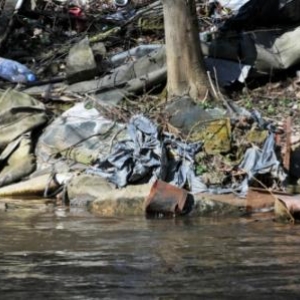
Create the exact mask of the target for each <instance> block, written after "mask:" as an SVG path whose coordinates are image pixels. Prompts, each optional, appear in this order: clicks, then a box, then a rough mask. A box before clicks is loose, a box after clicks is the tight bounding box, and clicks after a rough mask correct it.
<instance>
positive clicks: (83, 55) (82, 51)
mask: <svg viewBox="0 0 300 300" xmlns="http://www.w3.org/2000/svg"><path fill="white" fill-rule="evenodd" d="M97 72H98V70H97V64H96V61H95V58H94V54H93V51H92V49H91V48H90V45H89V40H88V38H84V39H83V40H82V41H80V42H79V43H78V44H76V45H74V46H73V47H72V48H71V49H70V52H69V55H68V57H67V59H66V74H67V79H68V82H69V83H75V82H80V81H84V80H89V79H93V78H94V77H95V76H96V75H97Z"/></svg>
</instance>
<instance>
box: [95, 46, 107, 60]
mask: <svg viewBox="0 0 300 300" xmlns="http://www.w3.org/2000/svg"><path fill="white" fill-rule="evenodd" d="M92 51H93V53H94V56H95V57H100V58H101V59H102V58H104V57H105V56H106V53H107V52H106V47H105V44H104V43H95V44H93V46H92Z"/></svg>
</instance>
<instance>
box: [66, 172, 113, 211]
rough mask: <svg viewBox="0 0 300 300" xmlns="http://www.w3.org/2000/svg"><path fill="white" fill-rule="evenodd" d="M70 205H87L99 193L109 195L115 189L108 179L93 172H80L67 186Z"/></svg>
mask: <svg viewBox="0 0 300 300" xmlns="http://www.w3.org/2000/svg"><path fill="white" fill-rule="evenodd" d="M67 190H68V197H69V199H70V205H71V206H76V207H82V206H86V205H88V204H89V202H91V201H92V200H95V199H96V198H98V197H99V195H107V194H109V193H110V192H111V191H115V188H114V187H113V185H111V184H110V183H109V182H108V181H107V180H106V179H104V178H102V177H100V176H95V175H91V174H80V175H78V176H75V177H73V178H72V179H71V181H70V182H69V183H68V186H67Z"/></svg>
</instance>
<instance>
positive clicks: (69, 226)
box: [0, 210, 300, 300]
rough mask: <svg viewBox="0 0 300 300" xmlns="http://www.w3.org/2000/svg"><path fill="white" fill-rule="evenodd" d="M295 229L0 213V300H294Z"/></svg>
mask: <svg viewBox="0 0 300 300" xmlns="http://www.w3.org/2000/svg"><path fill="white" fill-rule="evenodd" d="M299 232H300V231H299V227H298V226H292V225H281V224H277V223H274V222H272V221H270V220H269V221H259V222H255V221H254V220H247V219H239V220H237V219H204V218H201V219H199V218H198V219H177V220H174V219H172V220H146V219H145V218H143V217H141V218H100V217H96V216H93V215H90V214H88V213H85V212H67V211H64V210H56V211H55V212H44V213H33V212H32V211H30V210H28V211H25V210H24V211H22V210H21V211H20V210H16V211H8V212H0V299H1V300H3V299H10V300H13V299H25V300H26V299H84V300H86V299H257V300H259V299H300V267H299V262H300V254H299V253H300V250H299V249H300V233H299Z"/></svg>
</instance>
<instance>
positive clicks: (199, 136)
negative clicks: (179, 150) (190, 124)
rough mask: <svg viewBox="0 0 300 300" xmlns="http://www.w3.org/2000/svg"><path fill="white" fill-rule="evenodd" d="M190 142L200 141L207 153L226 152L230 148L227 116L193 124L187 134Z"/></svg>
mask: <svg viewBox="0 0 300 300" xmlns="http://www.w3.org/2000/svg"><path fill="white" fill-rule="evenodd" d="M189 140H190V141H192V142H196V141H199V142H200V141H202V142H203V143H204V149H205V152H206V153H207V154H212V155H215V154H219V153H228V152H229V151H230V149H231V125H230V119H229V118H221V119H216V120H211V121H207V122H200V123H199V124H197V125H195V126H194V128H193V129H192V130H191V132H190V135H189Z"/></svg>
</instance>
